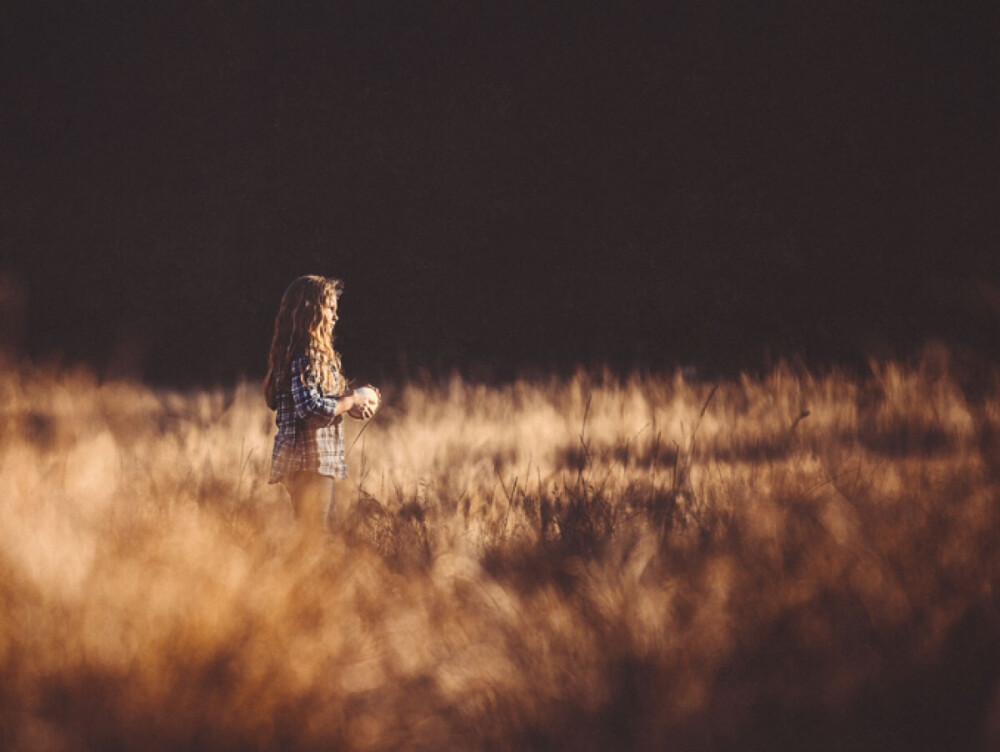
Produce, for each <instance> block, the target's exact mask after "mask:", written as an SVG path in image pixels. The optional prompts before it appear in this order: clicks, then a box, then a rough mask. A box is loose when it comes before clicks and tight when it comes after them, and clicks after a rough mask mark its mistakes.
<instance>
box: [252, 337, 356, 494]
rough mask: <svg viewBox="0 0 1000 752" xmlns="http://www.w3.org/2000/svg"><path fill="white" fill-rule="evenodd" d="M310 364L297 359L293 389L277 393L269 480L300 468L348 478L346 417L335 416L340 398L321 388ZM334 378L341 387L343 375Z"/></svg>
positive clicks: (292, 370)
mask: <svg viewBox="0 0 1000 752" xmlns="http://www.w3.org/2000/svg"><path fill="white" fill-rule="evenodd" d="M308 365H309V360H308V358H306V356H304V355H302V356H299V357H298V358H295V359H294V360H293V361H292V363H291V379H290V381H291V388H290V390H289V391H287V392H282V393H281V394H279V395H278V396H277V405H276V413H275V418H274V422H275V423H276V424H277V426H278V433H277V435H276V436H275V437H274V451H273V452H272V454H271V477H270V479H269V482H270V483H277V482H278V481H280V480H281V479H282V478H283V477H284V476H286V475H288V474H289V473H294V472H296V471H299V470H311V471H313V472H316V473H319V474H320V475H329V476H332V477H334V478H345V477H347V460H346V459H345V457H344V429H343V423H344V420H343V417H342V416H339V415H336V410H337V400H336V399H335V398H334V397H333V396H332V395H329V394H324V393H323V392H322V391H321V390H320V388H319V385H318V384H317V383H316V381H315V379H314V378H312V376H311V374H310V372H309V368H308ZM334 377H335V384H336V385H337V387H338V388H339V386H340V382H341V376H340V374H339V373H335V374H334Z"/></svg>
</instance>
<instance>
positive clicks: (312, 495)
mask: <svg viewBox="0 0 1000 752" xmlns="http://www.w3.org/2000/svg"><path fill="white" fill-rule="evenodd" d="M285 487H286V488H287V489H288V493H289V495H290V496H291V497H292V509H293V510H294V512H295V518H296V519H297V520H298V521H299V522H301V523H302V524H303V525H305V526H306V527H307V528H311V529H315V530H330V529H332V528H333V521H334V519H335V518H336V502H335V501H334V481H333V478H330V477H328V476H326V475H320V474H319V473H311V472H299V473H293V474H292V475H290V476H289V477H288V478H287V479H286V481H285Z"/></svg>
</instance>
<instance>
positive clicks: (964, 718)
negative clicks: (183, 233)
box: [0, 353, 1000, 750]
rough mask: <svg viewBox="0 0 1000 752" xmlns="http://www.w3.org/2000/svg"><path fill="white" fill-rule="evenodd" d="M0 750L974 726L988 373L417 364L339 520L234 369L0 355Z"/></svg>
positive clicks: (994, 715) (728, 742)
mask: <svg viewBox="0 0 1000 752" xmlns="http://www.w3.org/2000/svg"><path fill="white" fill-rule="evenodd" d="M0 384H2V386H0V441H2V444H0V747H2V748H4V749H11V750H106V749H110V750H114V749H119V750H125V749H129V750H131V749H144V750H161V749H205V750H209V749H210V750H226V749H251V750H252V749H288V750H292V749H344V750H388V749H426V750H477V749H481V750H492V749H537V750H548V749H575V750H610V749H644V750H645V749H680V750H715V749H740V750H774V749H781V750H784V749H787V750H793V749H794V750H800V749H810V750H827V749H829V750H834V749H836V750H845V749H851V750H876V749H878V750H903V749H907V750H911V749H921V750H922V749H926V750H931V749H955V750H990V749H995V748H997V746H998V745H1000V694H998V692H1000V641H998V627H1000V619H998V595H997V592H998V591H997V587H998V584H1000V579H998V573H1000V570H998V563H1000V535H998V534H1000V515H998V484H1000V438H998V437H1000V389H998V388H997V386H996V384H997V382H996V379H995V378H994V381H993V384H994V386H993V387H992V388H991V389H987V390H985V392H983V393H980V394H977V396H976V397H975V398H974V399H973V398H969V397H966V396H965V394H964V393H963V391H962V389H961V388H960V386H959V383H958V381H957V380H956V379H955V378H953V377H952V375H951V374H950V372H949V367H948V362H947V358H946V357H944V356H942V355H941V354H940V353H939V354H938V355H936V356H934V357H929V358H927V359H925V361H924V362H923V363H922V364H920V365H919V366H915V367H904V366H902V365H900V364H897V363H883V364H875V365H873V368H872V372H871V374H870V375H869V376H868V377H867V378H864V379H853V378H850V377H848V376H846V375H845V374H839V373H831V374H827V375H822V376H819V375H814V374H810V373H808V372H806V371H804V370H801V369H793V368H791V367H787V366H782V367H779V368H776V369H775V370H774V371H773V372H772V373H770V374H769V375H768V376H767V377H766V378H763V379H753V378H749V377H744V378H742V379H738V380H732V381H726V382H722V383H719V384H717V385H710V384H692V383H686V382H685V381H684V380H683V379H681V378H680V376H674V377H663V378H653V377H648V378H638V377H635V378H631V379H626V380H620V379H615V378H612V377H610V376H603V377H594V376H586V375H583V374H581V375H578V376H576V377H575V378H572V379H569V380H566V381H560V380H555V379H553V380H551V381H548V382H543V381H534V382H530V383H529V382H517V383H514V384H511V385H507V386H502V387H489V386H484V385H480V384H473V383H466V382H463V381H462V380H460V379H458V378H453V379H452V380H450V381H447V382H444V383H435V384H430V383H428V384H424V385H415V384H404V385H399V386H396V387H392V386H388V385H387V387H386V388H385V389H384V390H383V393H384V396H385V398H386V404H385V407H384V408H383V410H382V412H381V413H380V414H379V415H378V416H377V418H376V419H375V420H374V421H372V422H371V423H370V424H368V425H367V427H365V428H364V430H363V431H360V432H359V428H360V425H359V424H352V433H350V434H349V437H348V443H349V445H351V446H352V449H351V453H350V458H349V464H350V468H351V478H350V480H349V481H347V482H345V483H344V484H342V486H341V487H340V489H339V501H340V505H339V509H338V532H337V533H335V534H333V535H330V536H327V537H325V538H321V539H319V540H317V539H316V538H315V537H313V536H310V535H306V534H303V533H302V530H301V528H300V527H299V526H297V525H296V524H295V523H294V522H293V521H292V519H291V511H290V507H289V505H288V502H287V499H286V498H285V496H284V494H283V492H282V491H281V490H280V488H277V487H274V486H268V485H267V484H266V482H265V478H266V475H267V464H268V454H269V449H270V446H269V438H270V434H271V414H270V413H269V412H268V411H267V409H266V408H265V407H264V405H263V402H262V399H261V397H260V394H259V392H258V389H257V388H256V386H255V385H246V384H243V385H240V386H238V387H236V388H235V389H232V390H215V391H198V392H189V393H178V392H169V391H156V390H152V389H149V388H145V387H143V386H141V385H139V384H134V383H99V382H98V381H97V380H95V379H94V377H93V376H92V375H90V374H89V373H87V372H85V371H51V370H46V369H44V368H35V367H30V366H23V367H20V368H16V369H7V371H6V372H5V373H4V374H3V379H2V382H0Z"/></svg>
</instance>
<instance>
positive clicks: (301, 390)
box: [264, 276, 362, 526]
mask: <svg viewBox="0 0 1000 752" xmlns="http://www.w3.org/2000/svg"><path fill="white" fill-rule="evenodd" d="M342 291H343V285H342V284H341V282H340V280H337V279H330V278H327V277H317V276H306V277H299V278H298V279H296V280H295V281H294V282H292V283H291V284H290V285H289V286H288V289H287V290H285V294H284V295H283V296H282V297H281V307H280V309H279V310H278V316H277V318H276V319H275V321H274V336H273V337H272V339H271V352H270V355H269V356H268V363H267V377H266V378H265V379H264V397H265V399H266V400H267V406H268V407H269V408H271V409H272V410H275V411H276V415H275V422H276V423H277V426H278V433H277V435H276V436H275V437H274V451H273V453H272V455H271V477H270V479H269V482H270V483H278V482H280V483H282V484H284V486H285V488H286V489H287V490H288V493H289V495H290V496H291V497H292V507H293V509H294V510H295V516H296V517H297V518H299V519H300V520H318V521H320V522H321V523H322V525H323V526H327V525H328V524H329V520H330V519H331V518H332V517H333V516H334V514H335V512H336V507H335V502H334V498H333V493H334V482H333V481H334V478H344V477H346V476H347V462H346V460H345V457H344V431H343V420H344V419H343V415H344V413H347V414H349V415H352V417H360V409H361V404H362V400H361V399H360V398H358V397H357V396H356V395H355V393H354V391H346V387H347V385H346V383H345V381H344V377H343V376H342V375H341V372H340V368H341V365H340V354H339V353H338V352H337V351H336V350H334V349H333V328H334V326H335V324H336V323H337V301H338V299H339V298H340V294H341V292H342Z"/></svg>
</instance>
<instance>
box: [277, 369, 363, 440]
mask: <svg viewBox="0 0 1000 752" xmlns="http://www.w3.org/2000/svg"><path fill="white" fill-rule="evenodd" d="M305 364H306V360H305V358H296V359H295V360H293V361H292V373H291V377H292V378H291V382H292V402H293V403H294V405H295V415H296V416H297V417H298V418H299V419H300V420H306V421H309V422H311V423H318V424H320V425H325V426H328V425H330V424H332V423H333V421H334V419H335V418H337V417H339V416H341V415H343V414H344V413H346V412H348V411H349V410H350V409H351V408H353V407H354V405H355V404H357V400H356V399H355V397H354V393H353V392H349V393H347V394H341V395H338V396H333V395H329V394H324V393H323V391H322V390H321V389H320V388H319V385H318V384H316V382H315V381H314V380H313V379H311V378H310V377H309V376H308V375H307V374H308V371H307V370H306V369H305V367H304V366H305Z"/></svg>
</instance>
